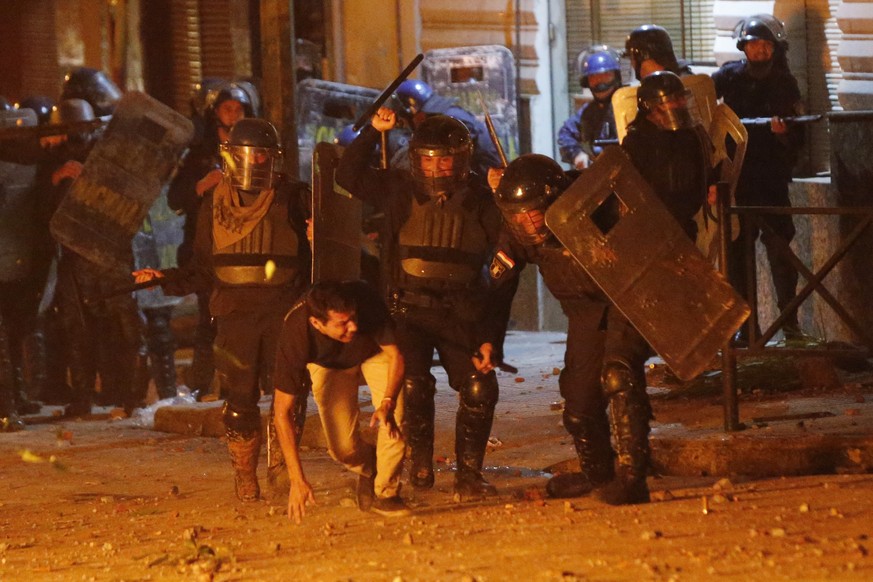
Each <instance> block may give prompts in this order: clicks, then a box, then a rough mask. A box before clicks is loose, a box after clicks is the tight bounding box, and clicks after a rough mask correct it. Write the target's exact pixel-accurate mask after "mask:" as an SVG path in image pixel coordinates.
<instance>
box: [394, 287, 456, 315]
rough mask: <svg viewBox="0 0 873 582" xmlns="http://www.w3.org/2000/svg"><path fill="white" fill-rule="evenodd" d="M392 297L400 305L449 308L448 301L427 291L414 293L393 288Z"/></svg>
mask: <svg viewBox="0 0 873 582" xmlns="http://www.w3.org/2000/svg"><path fill="white" fill-rule="evenodd" d="M392 298H393V299H394V301H395V302H396V303H397V304H398V305H400V306H409V307H423V308H425V309H443V310H448V309H450V307H451V306H450V305H449V303H448V301H446V300H445V299H444V298H442V297H434V296H433V295H429V294H427V293H416V292H415V291H408V290H405V289H395V290H394V292H393V293H392Z"/></svg>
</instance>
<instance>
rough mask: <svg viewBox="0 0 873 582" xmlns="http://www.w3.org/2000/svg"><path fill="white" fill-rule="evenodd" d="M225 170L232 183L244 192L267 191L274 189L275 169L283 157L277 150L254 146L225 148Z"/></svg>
mask: <svg viewBox="0 0 873 582" xmlns="http://www.w3.org/2000/svg"><path fill="white" fill-rule="evenodd" d="M224 149H225V150H226V152H227V155H226V156H225V168H226V170H229V171H230V175H231V183H232V184H233V185H234V186H236V187H237V188H240V189H242V190H267V189H270V188H272V187H273V175H274V173H275V172H274V168H276V167H277V166H278V164H277V161H278V160H279V157H280V155H281V153H280V152H278V151H277V150H275V149H272V148H262V147H254V146H225V147H224Z"/></svg>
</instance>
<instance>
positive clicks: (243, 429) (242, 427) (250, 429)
mask: <svg viewBox="0 0 873 582" xmlns="http://www.w3.org/2000/svg"><path fill="white" fill-rule="evenodd" d="M221 414H222V418H223V420H224V428H225V429H226V431H227V433H228V434H229V435H233V436H235V437H239V438H243V439H245V438H251V437H252V436H254V435H256V434H260V432H261V411H260V409H259V408H258V407H257V406H255V407H254V408H241V407H238V406H235V405H233V404H231V403H230V402H229V401H225V403H224V408H222V409H221Z"/></svg>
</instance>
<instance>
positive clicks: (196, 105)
mask: <svg viewBox="0 0 873 582" xmlns="http://www.w3.org/2000/svg"><path fill="white" fill-rule="evenodd" d="M225 84H227V81H226V80H224V79H221V78H219V77H205V78H204V79H203V80H202V81H200V82H199V83H194V87H193V89H192V90H191V99H190V101H189V104H190V106H191V116H192V117H198V116H199V117H201V118H203V117H206V111H207V109H209V106H210V105H211V101H210V99H213V98H214V94H215V92H216V91H219V90H220V89H221V87H223V86H224V85H225Z"/></svg>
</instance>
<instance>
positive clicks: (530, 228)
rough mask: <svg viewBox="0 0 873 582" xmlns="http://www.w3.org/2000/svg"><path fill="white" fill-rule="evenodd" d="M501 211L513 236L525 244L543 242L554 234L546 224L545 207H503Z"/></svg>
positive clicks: (530, 244)
mask: <svg viewBox="0 0 873 582" xmlns="http://www.w3.org/2000/svg"><path fill="white" fill-rule="evenodd" d="M500 213H501V214H502V215H503V222H505V223H506V226H507V228H509V232H510V233H511V234H512V237H513V238H514V239H515V240H517V241H518V242H519V243H521V244H523V245H526V246H534V245H538V244H541V243H543V242H545V241H546V239H548V238H549V236H550V235H551V234H552V232H551V231H550V230H549V228H548V227H547V226H546V209H545V208H529V209H527V210H523V209H516V210H512V209H510V208H506V207H501V208H500Z"/></svg>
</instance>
